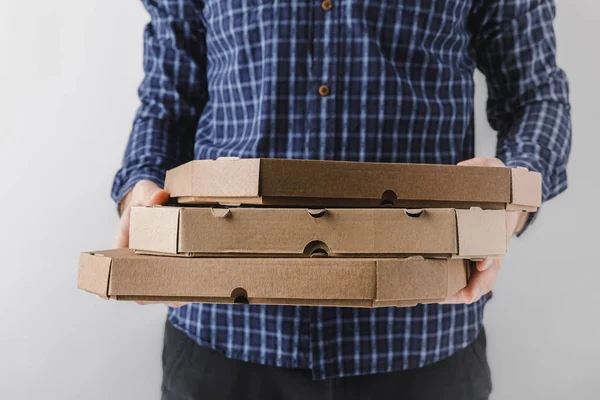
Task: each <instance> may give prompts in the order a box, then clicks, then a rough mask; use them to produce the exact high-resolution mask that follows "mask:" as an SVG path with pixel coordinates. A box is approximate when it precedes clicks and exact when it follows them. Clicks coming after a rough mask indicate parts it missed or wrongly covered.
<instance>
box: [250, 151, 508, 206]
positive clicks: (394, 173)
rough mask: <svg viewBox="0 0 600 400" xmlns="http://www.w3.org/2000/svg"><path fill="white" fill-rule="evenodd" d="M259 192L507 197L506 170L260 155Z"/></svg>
mask: <svg viewBox="0 0 600 400" xmlns="http://www.w3.org/2000/svg"><path fill="white" fill-rule="evenodd" d="M262 163H263V164H262V170H261V195H262V196H264V197H267V196H270V197H316V198H361V199H386V196H387V197H393V198H396V199H403V200H429V201H458V202H484V203H485V202H490V203H498V202H499V203H509V202H510V190H511V189H510V169H509V168H496V167H470V166H469V167H466V166H465V167H462V166H449V165H426V164H393V163H366V162H364V163H363V162H359V163H357V162H339V161H337V162H333V161H315V160H282V159H264V160H262Z"/></svg>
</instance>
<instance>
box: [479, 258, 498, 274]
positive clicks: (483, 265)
mask: <svg viewBox="0 0 600 400" xmlns="http://www.w3.org/2000/svg"><path fill="white" fill-rule="evenodd" d="M493 262H494V260H493V259H491V258H486V259H485V260H482V261H477V262H476V263H475V267H476V268H477V270H478V271H485V270H486V269H488V268H489V267H491V265H492V264H493Z"/></svg>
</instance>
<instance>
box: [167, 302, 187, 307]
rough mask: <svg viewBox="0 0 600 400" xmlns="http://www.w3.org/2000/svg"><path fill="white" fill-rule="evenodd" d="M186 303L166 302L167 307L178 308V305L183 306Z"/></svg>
mask: <svg viewBox="0 0 600 400" xmlns="http://www.w3.org/2000/svg"><path fill="white" fill-rule="evenodd" d="M186 304H187V303H167V305H168V306H169V307H172V308H179V307H183V306H185V305H186Z"/></svg>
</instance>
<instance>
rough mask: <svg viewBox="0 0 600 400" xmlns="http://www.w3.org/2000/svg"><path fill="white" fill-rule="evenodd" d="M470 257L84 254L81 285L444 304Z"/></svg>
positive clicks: (123, 291)
mask: <svg viewBox="0 0 600 400" xmlns="http://www.w3.org/2000/svg"><path fill="white" fill-rule="evenodd" d="M468 277H469V262H468V261H465V260H457V259H441V260H435V259H424V258H422V257H412V258H385V259H375V258H358V259H357V258H327V257H324V258H183V257H164V256H151V255H140V254H135V253H134V252H133V251H132V250H128V249H122V250H106V251H98V252H93V253H82V255H81V257H80V260H79V276H78V287H79V288H80V289H83V290H86V291H88V292H91V293H95V294H97V295H99V296H101V297H103V298H110V299H116V300H138V301H164V302H169V301H184V302H209V303H234V302H249V303H251V304H293V305H322V306H354V307H382V306H409V305H415V304H418V303H438V302H441V301H443V300H444V299H446V298H448V297H449V296H451V295H453V294H454V293H456V292H458V291H459V290H460V289H462V288H463V287H465V286H466V284H467V281H468Z"/></svg>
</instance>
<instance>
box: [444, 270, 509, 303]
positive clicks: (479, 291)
mask: <svg viewBox="0 0 600 400" xmlns="http://www.w3.org/2000/svg"><path fill="white" fill-rule="evenodd" d="M499 270H500V266H499V263H493V265H492V266H491V267H490V268H488V270H486V271H478V270H476V271H475V272H473V275H471V279H470V280H469V284H468V285H467V287H466V288H464V289H462V290H460V291H459V292H458V293H456V294H455V295H454V296H451V297H449V298H448V299H447V300H446V301H444V302H443V304H472V303H475V302H477V301H479V299H481V296H483V295H484V294H486V293H489V292H490V291H491V290H492V289H493V287H494V283H495V282H496V279H497V278H498V272H499Z"/></svg>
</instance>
